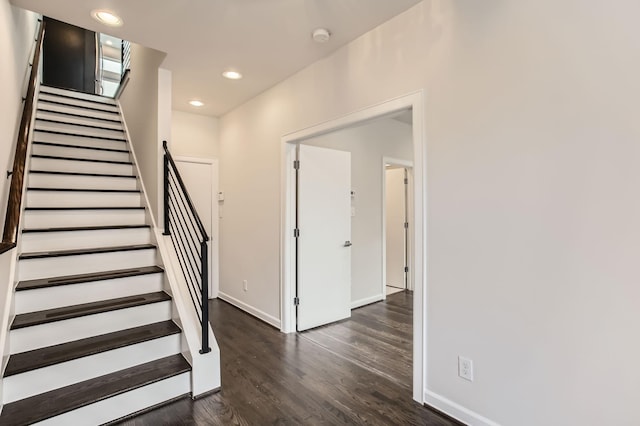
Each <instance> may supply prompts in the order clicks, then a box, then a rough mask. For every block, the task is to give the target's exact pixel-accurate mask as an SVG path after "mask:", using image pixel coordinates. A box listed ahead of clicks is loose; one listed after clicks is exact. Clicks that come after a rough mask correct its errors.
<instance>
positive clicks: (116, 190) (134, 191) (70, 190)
mask: <svg viewBox="0 0 640 426" xmlns="http://www.w3.org/2000/svg"><path fill="white" fill-rule="evenodd" d="M27 191H45V192H46V191H49V192H124V193H130V194H135V193H139V192H141V191H140V190H139V189H91V188H34V187H31V188H27Z"/></svg>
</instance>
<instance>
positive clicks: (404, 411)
mask: <svg viewBox="0 0 640 426" xmlns="http://www.w3.org/2000/svg"><path fill="white" fill-rule="evenodd" d="M394 296H397V297H394ZM412 303H413V299H412V296H411V294H405V293H398V294H397V295H392V296H389V297H388V298H387V301H386V302H380V303H377V304H374V305H370V306H367V307H363V308H360V309H357V310H354V311H353V318H352V320H347V321H343V322H340V323H338V324H333V325H329V326H327V327H323V328H322V334H323V336H324V338H327V336H329V335H331V334H334V333H335V336H337V338H338V339H342V341H343V343H341V344H335V346H330V347H323V346H322V345H319V344H318V343H317V342H315V341H313V340H312V339H311V338H310V337H309V335H310V334H311V333H310V334H305V333H294V334H283V333H281V332H280V331H279V330H277V329H275V328H273V327H271V326H269V325H267V324H265V323H263V322H261V321H259V320H257V319H255V318H254V317H252V316H250V315H248V314H246V313H244V312H242V311H240V310H239V309H237V308H235V307H233V306H231V305H229V304H227V303H225V302H222V301H220V300H213V301H211V302H210V312H211V324H212V326H213V329H214V333H215V336H216V340H217V341H218V345H219V346H220V353H221V372H222V390H221V391H220V392H219V393H217V394H213V395H209V396H207V397H204V398H202V399H198V400H196V401H191V400H186V399H185V400H181V401H177V402H175V403H172V404H169V405H167V406H164V407H161V408H159V409H157V410H153V411H151V412H149V413H145V414H143V415H140V416H138V417H135V418H131V419H127V420H125V421H123V422H121V423H120V424H121V425H126V426H139V425H151V424H152V425H167V426H168V425H266V424H276V425H320V424H324V425H326V424H330V425H354V424H355V425H357V424H369V425H434V426H445V425H446V426H449V425H453V424H456V423H453V422H452V421H451V420H449V419H447V418H445V417H442V416H440V415H438V414H437V413H434V412H432V411H430V410H428V409H426V408H425V407H423V406H421V405H419V404H417V403H415V402H414V401H413V400H412V398H411V388H410V386H411V373H410V371H411V370H410V363H409V364H408V370H409V373H408V374H405V375H403V376H402V378H401V379H400V380H404V384H400V383H399V382H398V379H397V378H396V379H395V380H390V379H389V378H388V377H385V376H383V375H380V374H377V373H376V371H375V369H372V368H370V367H367V366H366V365H364V366H363V361H362V358H360V359H358V360H356V359H353V358H352V357H353V356H358V357H362V353H361V352H357V351H356V352H354V351H352V350H351V349H350V348H349V345H348V344H345V343H344V342H355V343H357V344H358V345H359V347H362V346H363V345H364V346H366V347H367V348H369V350H370V351H375V348H376V346H377V345H376V343H379V342H384V343H385V345H386V347H387V348H388V350H386V351H383V352H382V353H377V354H374V353H373V352H371V354H372V356H373V357H376V358H377V359H379V362H380V363H386V364H387V365H390V364H392V363H394V362H396V358H395V357H396V356H398V354H399V353H402V354H403V355H402V357H403V358H404V359H410V358H411V324H412V323H411V307H412ZM403 310H404V313H403ZM378 317H379V318H378ZM332 327H333V328H334V329H332ZM367 327H369V328H371V329H372V330H371V331H370V332H367V331H366V330H365V328H367ZM394 327H395V329H396V330H397V331H396V333H395V334H396V335H395V336H391V335H390V334H393V330H394ZM349 329H351V333H352V335H351V339H349V338H348V337H349V331H348V330H349ZM398 329H400V331H399V333H401V334H402V336H403V337H400V338H398V337H397V334H398ZM406 330H408V332H409V334H408V338H407V334H406ZM312 331H313V332H314V333H317V332H318V330H312ZM385 334H386V335H387V336H386V340H384V339H382V338H380V337H384V335H385ZM333 340H334V341H335V339H333ZM330 341H331V339H329V340H327V342H325V343H327V344H328V342H330ZM365 342H368V343H365ZM394 343H397V346H398V348H397V349H396V350H393V351H391V349H389V347H390V346H392V345H393V344H394ZM341 351H343V352H341ZM390 354H393V357H394V358H393V359H391V358H390V356H391V355H390ZM385 358H386V359H385Z"/></svg>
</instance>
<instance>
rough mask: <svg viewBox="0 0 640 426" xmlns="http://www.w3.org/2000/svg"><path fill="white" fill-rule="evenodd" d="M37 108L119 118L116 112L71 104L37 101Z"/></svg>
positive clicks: (109, 118) (110, 118)
mask: <svg viewBox="0 0 640 426" xmlns="http://www.w3.org/2000/svg"><path fill="white" fill-rule="evenodd" d="M38 109H41V110H46V111H54V112H62V113H66V114H77V115H81V116H83V117H88V118H102V119H106V120H119V119H120V117H119V115H118V114H113V113H110V112H102V111H95V110H91V109H83V108H78V107H75V106H73V105H60V104H53V103H50V102H39V103H38Z"/></svg>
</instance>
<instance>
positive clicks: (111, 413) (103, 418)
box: [36, 372, 191, 426]
mask: <svg viewBox="0 0 640 426" xmlns="http://www.w3.org/2000/svg"><path fill="white" fill-rule="evenodd" d="M190 392H191V373H190V372H185V373H182V374H180V375H177V376H174V377H171V378H168V379H165V380H161V381H159V382H155V383H152V384H150V385H147V386H144V387H141V388H138V389H134V390H132V391H129V392H125V393H122V394H120V395H117V396H114V397H112V398H108V399H105V400H102V401H99V402H96V403H94V404H91V405H87V406H85V407H82V408H79V409H77V410H73V411H70V412H68V413H65V414H61V415H59V416H56V417H52V418H50V419H47V420H45V421H42V422H39V423H36V425H38V426H69V425H89V424H103V423H107V422H110V421H112V420H117V419H120V418H122V417H125V416H127V415H129V414H132V413H136V412H138V411H141V410H144V409H146V408H149V407H153V406H155V405H158V404H162V403H163V402H166V401H169V400H171V399H174V398H177V397H179V396H182V395H185V394H188V393H190Z"/></svg>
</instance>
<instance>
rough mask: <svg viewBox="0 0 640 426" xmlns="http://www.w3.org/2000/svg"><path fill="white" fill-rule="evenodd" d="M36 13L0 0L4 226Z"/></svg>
mask: <svg viewBox="0 0 640 426" xmlns="http://www.w3.org/2000/svg"><path fill="white" fill-rule="evenodd" d="M37 20H38V15H36V14H35V13H33V12H28V11H26V10H23V9H19V8H17V7H15V6H12V5H10V4H9V2H8V1H7V0H0V58H2V66H0V93H2V96H0V167H1V169H0V173H1V175H0V227H2V226H4V219H5V215H6V209H7V197H8V196H9V183H10V182H11V180H10V179H5V178H6V174H5V171H6V170H11V169H12V168H13V156H14V154H15V146H16V138H17V135H18V126H19V124H20V118H21V117H22V96H23V95H24V93H25V91H26V82H27V80H28V79H29V73H30V72H31V69H30V68H29V67H28V65H29V61H30V60H31V57H32V55H33V48H34V40H35V37H36V35H37V34H36V30H37Z"/></svg>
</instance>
